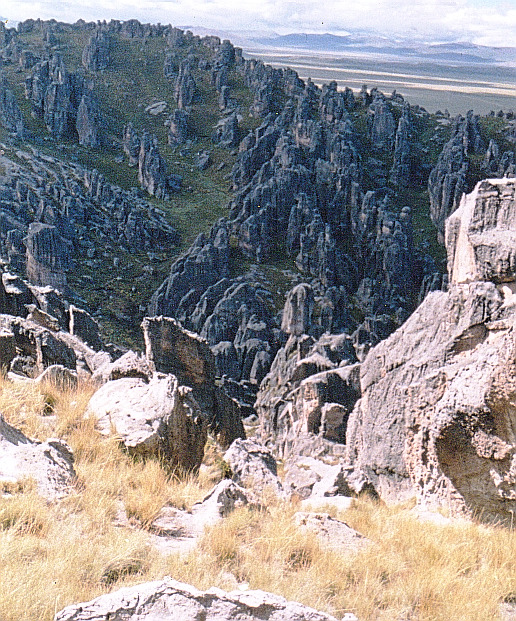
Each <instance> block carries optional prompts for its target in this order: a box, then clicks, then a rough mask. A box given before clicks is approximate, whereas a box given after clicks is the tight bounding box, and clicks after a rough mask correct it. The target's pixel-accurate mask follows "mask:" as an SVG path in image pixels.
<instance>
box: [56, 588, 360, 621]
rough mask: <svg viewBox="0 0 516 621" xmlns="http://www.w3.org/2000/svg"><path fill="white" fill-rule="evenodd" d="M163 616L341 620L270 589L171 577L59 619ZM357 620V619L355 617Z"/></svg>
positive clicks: (269, 620)
mask: <svg viewBox="0 0 516 621" xmlns="http://www.w3.org/2000/svg"><path fill="white" fill-rule="evenodd" d="M163 614H165V615H168V616H170V617H174V618H177V619H196V618H204V619H207V620H208V619H209V620H210V621H211V620H213V621H219V620H220V621H222V620H223V619H231V618H238V619H240V620H241V621H259V620H260V621H261V620H263V619H267V621H292V620H293V619H295V620H296V621H337V620H336V619H335V617H332V616H331V615H327V614H325V613H322V612H317V611H316V610H314V609H313V608H309V607H308V606H304V605H302V604H298V603H296V602H289V601H287V600H286V599H284V598H283V597H279V596H278V595H273V594H272V593H265V592H264V591H246V592H245V593H242V592H239V591H233V592H230V593H226V592H225V591H222V590H220V589H215V588H213V589H210V590H209V591H205V592H202V591H199V590H197V589H196V588H194V587H193V586H190V585H188V584H183V583H181V582H177V581H175V580H172V579H170V578H168V579H166V580H163V581H156V582H147V583H145V584H140V585H137V586H133V587H124V588H122V589H120V590H119V591H115V592H113V593H110V594H108V595H102V596H100V597H97V598H96V599H94V600H92V601H91V602H84V603H81V604H76V605H72V606H68V607H67V608H64V609H63V610H61V612H58V613H57V615H56V617H55V621H94V620H95V619H101V618H110V617H111V618H113V619H116V618H120V619H123V618H126V619H131V618H136V615H138V617H139V618H140V619H141V620H142V621H145V620H148V621H150V620H151V619H156V618H159V617H160V616H161V617H162V616H163ZM355 619H356V618H355Z"/></svg>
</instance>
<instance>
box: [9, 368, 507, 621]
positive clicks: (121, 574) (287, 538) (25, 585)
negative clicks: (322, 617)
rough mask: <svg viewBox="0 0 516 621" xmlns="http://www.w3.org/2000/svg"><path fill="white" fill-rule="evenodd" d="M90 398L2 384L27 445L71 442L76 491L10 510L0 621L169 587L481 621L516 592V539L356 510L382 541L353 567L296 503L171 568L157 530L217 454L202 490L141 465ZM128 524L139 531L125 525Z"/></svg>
mask: <svg viewBox="0 0 516 621" xmlns="http://www.w3.org/2000/svg"><path fill="white" fill-rule="evenodd" d="M91 392H92V388H91V387H88V386H82V387H80V388H79V389H78V390H76V391H67V392H66V393H62V392H59V391H56V389H55V388H53V387H48V386H46V387H39V388H38V387H34V386H32V385H12V384H10V383H9V382H6V381H5V380H4V381H1V382H0V411H2V413H4V414H5V416H6V418H7V420H8V421H9V422H11V423H12V424H14V425H16V426H17V427H20V428H21V429H22V430H23V431H24V432H25V433H26V434H27V435H29V436H32V437H38V438H40V439H45V438H46V437H47V436H56V435H58V436H60V437H63V438H64V439H65V440H66V441H67V442H69V444H70V445H71V446H72V448H73V450H74V453H75V455H76V470H77V477H78V480H77V486H76V490H75V492H74V493H73V494H71V495H70V496H69V497H68V498H66V499H64V500H62V501H61V502H59V503H55V504H47V503H45V502H44V501H43V500H42V499H41V498H40V497H39V496H37V495H36V494H35V491H34V486H33V485H31V484H30V481H27V482H26V484H23V485H19V486H14V487H13V488H11V489H9V490H4V492H6V491H7V492H9V493H10V494H9V495H8V496H6V497H3V498H0V558H1V559H2V562H1V563H0V619H2V621H19V620H20V619H23V620H24V621H31V620H34V621H36V620H37V621H50V620H51V619H52V618H53V616H54V614H55V612H56V611H57V610H60V609H61V608H63V607H64V606H66V605H67V604H69V603H72V602H78V601H84V600H87V599H91V598H92V597H95V596H96V595H99V594H101V593H104V592H106V591H109V590H112V589H115V588H118V587H119V586H122V585H124V584H132V583H136V582H143V581H146V580H151V579H157V578H161V577H163V576H164V575H171V576H172V577H174V578H175V579H177V580H182V581H184V582H188V583H191V584H194V585H195V586H197V587H198V588H202V589H204V588H208V587H210V586H219V587H221V588H226V589H234V588H237V587H239V586H240V587H241V588H247V587H249V588H259V589H264V590H268V591H272V592H275V593H278V594H280V595H283V596H285V597H287V598H289V599H295V600H298V601H301V602H303V603H305V604H308V605H310V606H313V607H314V608H318V609H321V610H325V611H327V612H330V613H332V614H334V615H335V616H336V617H339V616H342V614H343V613H344V612H348V611H350V612H354V613H355V614H356V615H357V616H358V618H359V619H360V620H361V621H401V620H404V621H408V620H411V621H414V620H418V621H441V620H442V621H444V620H446V621H454V620H457V621H459V620H460V621H462V620H464V621H466V620H467V621H480V620H481V621H485V620H487V619H496V618H498V606H499V604H500V602H501V601H503V599H504V598H507V597H509V596H511V595H513V594H514V593H516V564H515V563H514V558H515V556H516V534H515V533H514V531H511V530H508V529H503V528H497V527H486V526H482V525H479V524H474V523H469V522H458V523H454V524H450V525H444V526H443V525H436V524H432V523H427V522H422V521H419V520H417V518H416V516H415V515H413V514H412V513H411V511H410V507H407V506H403V507H394V508H387V507H384V506H382V505H381V504H378V503H375V502H371V501H365V500H364V501H356V503H355V504H354V506H353V507H352V508H351V509H350V510H348V511H347V512H346V513H341V514H337V513H335V512H334V515H336V516H337V517H340V518H341V519H344V520H345V521H346V522H347V523H348V524H349V525H350V526H352V527H354V528H356V529H357V530H358V531H360V532H361V533H362V534H364V535H365V536H367V537H369V538H370V539H371V540H372V541H373V545H372V546H370V547H369V548H366V549H364V550H362V551H361V552H359V553H357V554H354V555H350V554H346V553H345V552H343V551H339V550H337V549H335V550H327V549H325V548H322V547H321V546H320V545H319V542H318V541H317V539H316V538H315V536H313V535H310V534H306V533H303V532H300V531H298V530H297V529H296V527H295V526H294V525H293V519H292V517H293V514H294V512H295V511H296V510H297V509H298V506H297V505H296V504H295V503H274V504H271V506H270V507H269V510H268V511H255V510H251V509H249V508H241V509H238V510H236V511H235V512H234V513H233V514H231V515H230V516H229V517H228V518H227V519H225V520H224V521H222V522H220V523H218V524H216V525H214V526H213V527H211V528H210V529H208V530H207V531H206V533H205V535H204V536H203V537H202V539H201V540H200V543H199V545H198V547H197V548H196V549H195V550H194V551H192V552H191V553H189V554H182V555H178V554H174V555H171V556H168V557H163V556H161V555H160V554H159V553H158V552H157V550H156V549H154V548H153V547H152V546H151V545H150V543H149V542H150V539H149V537H150V535H149V533H148V529H149V526H150V524H151V523H152V521H153V519H154V518H155V517H156V516H157V515H158V514H159V512H160V511H161V509H162V507H163V506H164V505H166V504H171V505H174V506H177V507H179V508H190V507H191V505H192V504H193V503H194V502H195V501H197V500H200V499H201V498H202V497H203V496H204V495H205V494H206V493H207V492H208V491H209V489H210V488H211V486H212V485H213V484H214V483H215V482H217V480H219V479H220V476H221V474H222V472H221V469H222V468H223V462H222V460H221V456H220V453H219V452H218V450H217V448H216V445H215V444H213V443H211V442H210V443H209V445H208V448H207V454H206V460H205V464H204V465H203V467H202V468H201V472H200V474H199V476H198V477H192V476H189V477H180V476H178V475H177V474H175V475H172V474H170V473H169V472H167V470H166V468H164V467H163V464H161V463H159V462H158V461H154V460H148V461H146V462H138V461H134V460H133V459H131V458H130V457H129V456H128V455H127V454H126V453H124V452H123V451H122V450H121V449H120V447H119V446H118V443H117V442H116V438H114V439H113V438H105V437H102V436H101V435H100V434H98V433H97V431H96V430H95V426H94V424H93V422H92V421H91V420H84V416H83V415H84V409H85V406H86V404H87V401H88V399H89V396H90V395H91ZM124 515H126V516H127V517H129V518H131V523H132V526H120V525H118V526H116V525H115V524H116V523H118V524H121V523H123V520H121V519H120V517H121V516H122V517H123V516H124Z"/></svg>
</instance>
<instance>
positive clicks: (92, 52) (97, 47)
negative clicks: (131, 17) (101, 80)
mask: <svg viewBox="0 0 516 621" xmlns="http://www.w3.org/2000/svg"><path fill="white" fill-rule="evenodd" d="M109 47H110V38H109V35H108V33H107V32H105V31H104V30H101V29H99V30H97V31H96V32H95V34H94V35H92V36H91V37H90V40H89V41H88V43H87V45H86V46H85V48H84V50H83V52H82V64H83V66H84V68H85V69H88V70H89V71H101V70H102V69H106V67H107V66H108V65H109V60H110V58H109Z"/></svg>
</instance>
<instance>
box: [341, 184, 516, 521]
mask: <svg viewBox="0 0 516 621" xmlns="http://www.w3.org/2000/svg"><path fill="white" fill-rule="evenodd" d="M515 184H516V182H515V181H514V180H510V179H504V180H499V181H489V182H486V181H484V182H481V183H479V184H478V185H477V187H476V189H475V191H474V192H473V193H472V194H471V195H469V196H468V197H467V198H466V199H465V200H464V202H463V203H462V207H461V210H460V211H459V213H458V214H457V216H455V218H452V220H451V221H449V223H448V233H449V234H448V236H447V237H448V242H449V244H448V253H449V259H450V263H449V264H450V265H451V276H452V285H451V287H450V290H449V291H448V292H446V293H444V292H433V293H431V294H429V295H428V296H427V297H426V299H425V300H424V301H423V303H422V304H421V306H420V307H419V308H418V309H417V310H416V311H415V313H414V314H413V315H412V316H411V317H410V318H409V319H408V321H407V322H406V323H405V324H404V325H403V326H402V327H401V328H400V329H398V330H397V331H396V332H395V333H394V334H392V335H391V336H390V337H389V338H388V339H387V340H385V341H383V342H382V343H380V344H379V345H377V346H376V347H375V348H373V349H372V350H371V351H370V352H369V354H368V356H367V358H366V359H365V361H364V362H363V363H362V365H361V371H360V385H361V393H362V397H361V399H360V400H359V401H358V402H357V405H356V407H355V409H354V411H353V413H352V414H351V416H350V418H349V421H348V431H347V438H346V439H347V459H348V461H349V463H350V464H351V465H352V466H353V468H354V472H353V473H352V475H353V476H354V477H355V479H356V480H360V479H361V478H362V479H363V478H366V479H368V481H369V482H370V483H371V484H372V485H373V486H374V488H375V489H376V492H377V493H378V494H379V495H380V496H381V497H382V498H384V499H386V500H395V501H400V500H402V499H403V498H407V497H416V498H418V500H419V502H420V503H421V504H427V505H441V506H445V507H447V508H449V509H450V510H451V511H452V512H455V513H466V514H469V515H478V516H479V517H481V518H483V519H486V520H490V519H493V520H497V521H503V520H506V521H508V522H510V520H511V518H512V515H513V513H514V511H515V510H516V441H515V439H514V433H513V431H512V430H513V425H514V423H513V419H514V395H515V394H516V382H515V379H514V378H515V377H516V373H515V367H514V364H515V363H514V360H515V359H516V345H515V343H514V331H515V329H516V307H515V303H514V302H515V299H514V295H513V293H512V292H513V291H514V290H515V289H516V282H515V273H514V270H513V266H512V262H511V258H510V257H511V256H512V253H511V248H510V244H511V239H513V238H514V235H515V234H516V220H515V219H514V218H512V219H511V217H510V213H514V210H515V209H516V202H515ZM459 218H460V220H459ZM496 224H498V226H496ZM488 230H490V231H491V232H490V234H489V236H488V234H487V231H488ZM486 278H489V279H492V280H493V281H494V282H492V281H490V280H485V279H486ZM481 279H484V280H481Z"/></svg>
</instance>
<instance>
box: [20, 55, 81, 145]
mask: <svg viewBox="0 0 516 621" xmlns="http://www.w3.org/2000/svg"><path fill="white" fill-rule="evenodd" d="M83 92H84V80H83V79H82V78H81V77H79V76H78V75H76V74H71V73H69V72H68V71H67V70H66V67H65V65H64V62H63V59H62V57H61V56H60V54H58V53H54V54H53V55H52V56H51V57H50V59H48V60H43V61H41V62H39V63H37V64H36V65H34V67H33V68H32V69H31V72H30V74H29V76H28V77H27V78H26V80H25V93H26V96H27V98H28V99H29V100H30V102H31V103H32V107H33V111H34V113H35V114H36V115H37V116H39V117H41V118H42V119H43V120H44V122H45V125H46V126H47V129H48V131H49V132H50V133H51V134H52V135H53V136H54V137H55V138H58V139H60V138H63V137H65V136H69V135H74V131H75V128H74V125H75V120H76V117H77V109H78V107H79V103H80V101H81V97H82V95H83Z"/></svg>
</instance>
